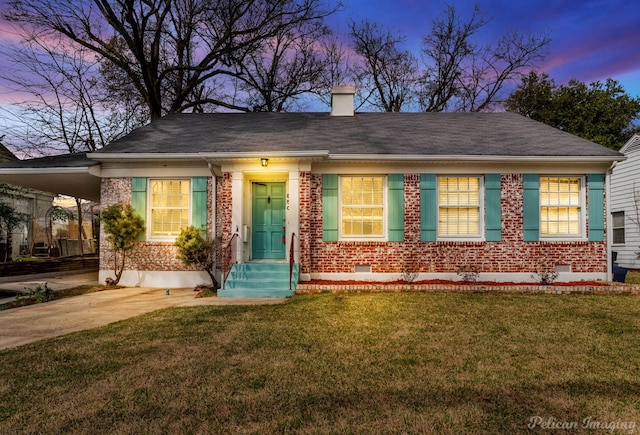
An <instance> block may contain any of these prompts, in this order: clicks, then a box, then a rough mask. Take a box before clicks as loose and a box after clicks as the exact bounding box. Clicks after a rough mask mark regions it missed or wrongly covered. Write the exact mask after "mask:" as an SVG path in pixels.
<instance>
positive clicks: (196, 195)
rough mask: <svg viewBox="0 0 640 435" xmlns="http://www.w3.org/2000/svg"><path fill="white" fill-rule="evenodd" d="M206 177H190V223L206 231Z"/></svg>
mask: <svg viewBox="0 0 640 435" xmlns="http://www.w3.org/2000/svg"><path fill="white" fill-rule="evenodd" d="M207 180H208V178H207V177H193V178H192V179H191V225H193V226H194V227H196V228H200V229H202V230H203V231H204V232H205V233H206V231H207Z"/></svg>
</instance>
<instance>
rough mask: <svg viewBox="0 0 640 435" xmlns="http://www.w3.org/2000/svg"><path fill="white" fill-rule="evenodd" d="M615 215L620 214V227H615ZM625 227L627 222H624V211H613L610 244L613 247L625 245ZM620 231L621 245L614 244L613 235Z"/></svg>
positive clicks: (618, 243)
mask: <svg viewBox="0 0 640 435" xmlns="http://www.w3.org/2000/svg"><path fill="white" fill-rule="evenodd" d="M617 213H622V226H616V223H615V222H616V218H615V216H614V215H615V214H617ZM626 227H627V221H626V213H625V212H624V210H618V211H614V212H611V243H612V244H613V245H615V246H624V245H625V244H626V243H627V239H626V236H627V234H626ZM619 229H622V234H623V236H622V239H623V241H622V243H620V242H616V241H615V240H616V239H615V234H616V230H619Z"/></svg>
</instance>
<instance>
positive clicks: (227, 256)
mask: <svg viewBox="0 0 640 435" xmlns="http://www.w3.org/2000/svg"><path fill="white" fill-rule="evenodd" d="M237 238H238V233H234V234H233V236H231V240H229V243H227V245H226V246H225V247H224V248H222V290H224V287H225V284H226V283H227V278H228V277H229V273H230V272H231V268H232V267H233V265H234V264H235V263H237V262H238V261H237V255H236V256H235V257H236V259H235V260H234V259H233V257H234V255H233V251H234V249H233V248H234V247H235V244H234V243H233V242H234V241H236V239H237ZM236 244H237V243H236Z"/></svg>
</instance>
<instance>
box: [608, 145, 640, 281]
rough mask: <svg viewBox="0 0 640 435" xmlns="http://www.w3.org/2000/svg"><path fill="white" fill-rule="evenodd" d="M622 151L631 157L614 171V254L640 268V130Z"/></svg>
mask: <svg viewBox="0 0 640 435" xmlns="http://www.w3.org/2000/svg"><path fill="white" fill-rule="evenodd" d="M620 152H621V153H622V154H624V155H625V156H626V157H627V159H626V160H624V161H621V162H618V163H616V165H615V167H614V168H613V171H612V173H611V200H610V203H611V217H610V223H611V246H612V248H611V249H612V252H611V254H612V259H613V261H614V262H615V263H617V264H618V265H619V266H622V267H625V268H629V269H640V259H639V258H638V252H640V134H636V135H634V136H633V137H632V138H631V139H629V140H628V141H627V143H626V144H625V145H624V146H623V147H622V149H620Z"/></svg>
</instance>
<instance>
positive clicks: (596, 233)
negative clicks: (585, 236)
mask: <svg viewBox="0 0 640 435" xmlns="http://www.w3.org/2000/svg"><path fill="white" fill-rule="evenodd" d="M587 186H588V189H589V213H588V214H589V241H590V242H602V241H604V175H603V174H589V175H588V176H587Z"/></svg>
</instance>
